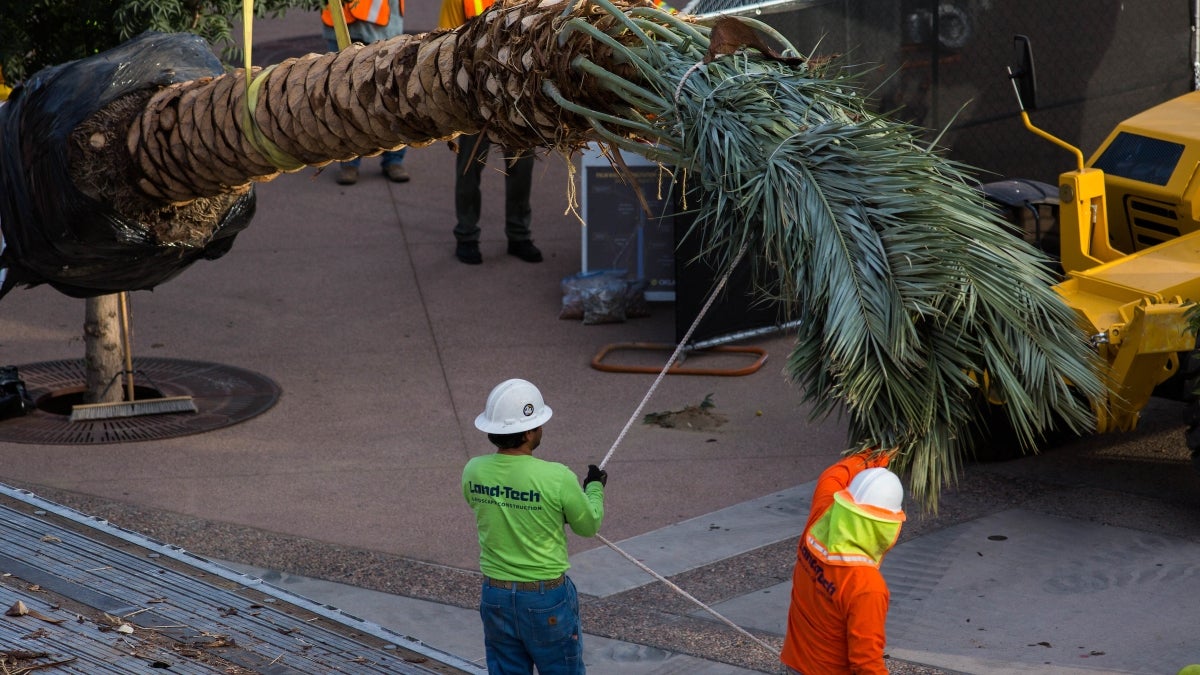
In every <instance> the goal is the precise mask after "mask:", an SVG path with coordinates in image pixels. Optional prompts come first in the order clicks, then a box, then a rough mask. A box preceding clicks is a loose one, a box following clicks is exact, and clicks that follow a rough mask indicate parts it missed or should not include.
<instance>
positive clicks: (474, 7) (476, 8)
mask: <svg viewBox="0 0 1200 675" xmlns="http://www.w3.org/2000/svg"><path fill="white" fill-rule="evenodd" d="M491 4H492V3H490V2H489V3H487V4H484V2H483V0H463V6H464V7H466V10H467V18H468V19H470V18H471V17H473V16H479V15H480V14H483V10H485V9H487V8H488V7H490V6H491Z"/></svg>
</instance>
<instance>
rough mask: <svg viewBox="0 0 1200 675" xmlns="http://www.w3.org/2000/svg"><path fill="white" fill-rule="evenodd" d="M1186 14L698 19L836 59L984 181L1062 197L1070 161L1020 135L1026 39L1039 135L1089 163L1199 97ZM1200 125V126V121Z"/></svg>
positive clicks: (1112, 4)
mask: <svg viewBox="0 0 1200 675" xmlns="http://www.w3.org/2000/svg"><path fill="white" fill-rule="evenodd" d="M1194 4H1195V3H1194V2H1191V1H1185V0H900V1H892V0H785V1H784V2H771V1H767V2H758V3H756V4H747V3H746V2H745V0H694V1H693V3H692V4H691V5H688V6H687V7H686V8H685V10H684V11H685V12H687V13H693V14H700V15H705V14H744V15H748V16H755V17H756V18H758V19H760V20H762V21H764V22H766V23H768V24H770V25H772V26H773V27H775V28H776V29H777V30H779V31H780V32H781V33H782V34H783V35H785V36H786V37H787V38H788V39H789V40H790V41H791V42H792V44H793V45H795V46H796V48H797V49H799V50H800V51H801V52H805V53H813V54H817V55H823V54H831V53H839V54H842V55H843V56H844V58H845V60H846V62H847V63H849V64H851V65H852V66H853V67H854V68H855V70H858V71H865V75H864V87H865V90H866V91H869V92H872V96H873V98H874V99H875V100H876V101H877V103H878V106H877V107H878V109H880V110H883V111H889V112H892V113H893V114H895V115H897V116H899V117H901V118H903V119H905V120H907V121H910V122H913V123H914V124H917V125H919V126H922V127H926V128H928V129H930V139H931V140H932V139H933V138H935V137H936V136H937V135H938V133H940V132H942V131H945V133H944V134H943V135H942V136H941V138H940V139H939V144H940V145H941V146H942V147H944V148H945V149H946V150H947V151H948V152H949V154H950V156H951V157H952V158H954V159H956V160H958V161H961V162H964V163H966V164H969V165H971V166H974V167H977V168H978V169H979V170H980V173H979V179H980V181H981V182H990V181H995V180H1000V179H1002V178H1008V177H1022V178H1032V179H1035V180H1039V181H1044V182H1047V183H1051V184H1054V183H1056V182H1057V176H1058V174H1059V173H1061V172H1062V171H1065V170H1070V169H1073V168H1075V166H1074V160H1073V159H1072V157H1071V155H1070V154H1068V153H1067V152H1066V151H1064V150H1062V149H1061V148H1058V147H1057V146H1054V145H1052V144H1051V143H1049V142H1047V141H1045V140H1042V139H1040V138H1037V137H1035V136H1034V135H1033V134H1031V133H1029V132H1028V131H1027V130H1026V129H1025V128H1024V126H1023V125H1022V124H1021V120H1020V117H1019V114H1018V112H1019V108H1018V106H1017V100H1016V96H1015V95H1014V93H1013V88H1012V85H1011V84H1010V83H1009V80H1008V76H1007V72H1006V67H1007V66H1010V65H1016V64H1017V63H1018V56H1019V52H1018V50H1017V49H1016V47H1015V45H1014V40H1013V37H1014V35H1017V34H1021V35H1025V36H1028V38H1029V40H1030V43H1031V44H1032V46H1033V52H1034V61H1035V66H1036V72H1037V79H1038V104H1039V109H1038V110H1037V111H1036V112H1034V113H1032V117H1033V121H1034V123H1035V124H1036V125H1038V126H1039V127H1041V128H1043V129H1045V130H1046V131H1049V132H1050V133H1052V134H1054V135H1055V136H1057V137H1059V138H1061V139H1063V140H1065V141H1067V142H1069V143H1072V144H1074V145H1076V146H1078V147H1080V149H1081V150H1083V153H1084V156H1085V157H1090V156H1091V154H1092V152H1093V151H1094V150H1095V149H1096V148H1097V146H1098V145H1099V144H1100V143H1101V142H1102V141H1103V140H1104V138H1105V137H1106V136H1107V135H1108V132H1109V131H1110V130H1111V129H1112V127H1113V126H1114V125H1115V124H1116V123H1117V122H1119V121H1120V120H1122V119H1124V118H1126V117H1129V116H1130V115H1132V114H1134V113H1136V112H1138V111H1140V110H1143V109H1145V108H1146V107H1149V106H1151V105H1153V104H1155V103H1159V102H1162V101H1164V100H1167V99H1169V98H1172V97H1174V96H1178V95H1180V94H1183V93H1186V92H1188V91H1190V90H1191V89H1192V88H1193V81H1194V77H1195V75H1194V72H1193V63H1192V62H1193V53H1192V40H1193V35H1192V29H1191V25H1192V17H1191V13H1192V7H1193V6H1194ZM1198 123H1200V121H1198Z"/></svg>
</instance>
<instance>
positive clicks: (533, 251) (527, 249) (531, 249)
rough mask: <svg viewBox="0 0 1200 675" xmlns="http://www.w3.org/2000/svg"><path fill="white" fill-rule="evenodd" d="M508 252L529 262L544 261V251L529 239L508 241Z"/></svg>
mask: <svg viewBox="0 0 1200 675" xmlns="http://www.w3.org/2000/svg"><path fill="white" fill-rule="evenodd" d="M508 254H509V255H513V256H516V257H518V258H520V259H521V260H524V261H525V262H527V263H540V262H542V252H541V251H539V250H538V247H536V246H534V245H533V242H532V241H530V240H528V239H526V240H525V241H510V242H508Z"/></svg>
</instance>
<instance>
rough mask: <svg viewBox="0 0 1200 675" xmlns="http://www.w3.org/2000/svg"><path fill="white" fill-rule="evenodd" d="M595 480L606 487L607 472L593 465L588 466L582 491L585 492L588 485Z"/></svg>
mask: <svg viewBox="0 0 1200 675" xmlns="http://www.w3.org/2000/svg"><path fill="white" fill-rule="evenodd" d="M595 480H598V481H600V484H601V485H608V472H607V471H604V470H602V469H601V468H600V467H598V466H596V465H595V464H588V472H587V478H584V479H583V489H584V490H586V489H587V486H588V483H590V482H592V481H595Z"/></svg>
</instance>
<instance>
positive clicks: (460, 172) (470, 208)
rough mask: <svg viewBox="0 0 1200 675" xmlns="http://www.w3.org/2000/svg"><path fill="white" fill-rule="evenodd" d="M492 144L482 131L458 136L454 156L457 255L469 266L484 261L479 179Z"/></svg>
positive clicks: (455, 252)
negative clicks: (480, 245)
mask: <svg viewBox="0 0 1200 675" xmlns="http://www.w3.org/2000/svg"><path fill="white" fill-rule="evenodd" d="M491 145H492V144H491V142H490V141H489V140H488V139H487V137H486V136H484V135H482V134H476V135H474V136H459V137H458V154H457V155H455V159H454V217H455V224H454V239H455V240H456V241H457V242H458V245H457V247H456V248H455V250H454V254H455V255H456V256H458V259H459V260H461V261H462V262H464V263H467V264H468V265H478V264H479V263H481V262H483V256H481V255H480V253H479V213H480V209H481V206H482V201H483V198H482V196H481V195H480V192H479V181H480V179H481V178H482V176H483V167H484V162H485V160H486V158H487V152H488V148H490V147H491Z"/></svg>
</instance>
